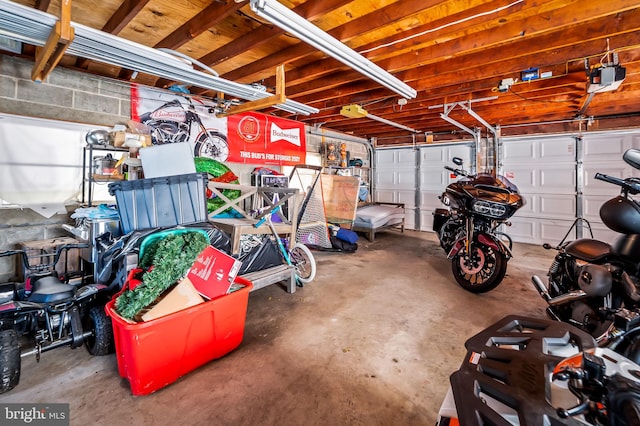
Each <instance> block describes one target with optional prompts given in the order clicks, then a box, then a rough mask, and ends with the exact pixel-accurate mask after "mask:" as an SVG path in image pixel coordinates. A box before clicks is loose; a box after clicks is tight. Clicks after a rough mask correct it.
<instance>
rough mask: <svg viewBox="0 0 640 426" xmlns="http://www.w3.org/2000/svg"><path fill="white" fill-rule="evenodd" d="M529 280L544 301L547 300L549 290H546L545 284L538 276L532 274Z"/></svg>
mask: <svg viewBox="0 0 640 426" xmlns="http://www.w3.org/2000/svg"><path fill="white" fill-rule="evenodd" d="M531 282H532V283H533V286H534V287H535V288H536V290H538V293H540V296H542V298H543V299H544V300H545V301H547V302H549V300H550V299H551V296H549V292H548V291H547V286H546V285H544V283H543V282H542V280H541V279H540V277H539V276H537V275H534V276H532V277H531Z"/></svg>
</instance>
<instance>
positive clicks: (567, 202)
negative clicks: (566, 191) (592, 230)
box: [539, 194, 577, 220]
mask: <svg viewBox="0 0 640 426" xmlns="http://www.w3.org/2000/svg"><path fill="white" fill-rule="evenodd" d="M539 202H540V212H539V213H540V216H541V217H548V218H556V219H566V220H573V219H574V218H575V217H576V213H577V212H576V199H575V196H573V195H572V196H563V195H550V194H543V195H541V196H540V200H539Z"/></svg>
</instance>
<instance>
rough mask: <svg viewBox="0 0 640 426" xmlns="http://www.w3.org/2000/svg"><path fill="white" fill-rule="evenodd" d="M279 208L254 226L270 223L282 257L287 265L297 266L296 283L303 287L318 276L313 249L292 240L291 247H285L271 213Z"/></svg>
mask: <svg viewBox="0 0 640 426" xmlns="http://www.w3.org/2000/svg"><path fill="white" fill-rule="evenodd" d="M279 210H280V206H278V207H276V208H275V209H273V210H272V211H271V212H269V213H267V214H265V215H264V216H263V217H262V219H260V220H258V221H257V222H256V223H255V224H254V225H253V226H254V227H256V228H259V227H260V226H261V225H262V224H263V223H265V222H266V223H267V225H269V229H270V230H271V233H272V234H273V237H274V239H275V240H276V243H277V245H278V249H279V251H280V254H281V255H282V259H283V260H284V261H285V263H286V264H287V265H289V266H293V267H294V268H295V276H296V285H297V286H298V287H302V286H303V285H304V284H306V283H309V282H311V281H313V279H314V278H315V277H316V260H315V258H314V257H313V254H312V253H311V250H309V248H308V247H307V246H305V245H304V244H302V243H297V242H295V241H293V242H291V241H290V242H289V248H288V249H287V248H286V247H285V245H284V243H283V242H282V239H281V238H280V235H278V231H277V230H276V227H275V226H274V225H273V222H272V220H271V215H273V214H274V213H277V212H278V211H279Z"/></svg>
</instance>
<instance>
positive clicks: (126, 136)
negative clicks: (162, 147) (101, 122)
mask: <svg viewBox="0 0 640 426" xmlns="http://www.w3.org/2000/svg"><path fill="white" fill-rule="evenodd" d="M109 140H110V142H111V145H113V146H117V147H120V146H124V147H127V148H142V147H145V146H151V135H148V134H142V133H129V132H123V131H115V132H110V133H109Z"/></svg>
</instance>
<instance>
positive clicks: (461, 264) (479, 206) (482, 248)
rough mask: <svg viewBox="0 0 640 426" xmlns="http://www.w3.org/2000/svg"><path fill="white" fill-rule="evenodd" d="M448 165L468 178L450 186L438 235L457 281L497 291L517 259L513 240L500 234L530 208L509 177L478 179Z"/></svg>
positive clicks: (437, 215)
mask: <svg viewBox="0 0 640 426" xmlns="http://www.w3.org/2000/svg"><path fill="white" fill-rule="evenodd" d="M453 162H454V163H455V164H456V165H457V166H459V167H460V168H458V169H454V168H452V167H449V166H445V169H446V170H449V171H451V172H453V174H454V175H455V176H464V177H465V179H461V180H458V181H456V182H453V183H451V184H449V185H448V186H447V188H446V189H445V192H444V193H443V194H442V195H441V196H440V201H441V202H442V203H443V204H444V205H445V206H447V207H448V208H446V209H436V211H435V212H434V216H435V217H434V219H433V230H434V231H435V232H436V233H437V234H438V239H439V240H440V246H442V248H443V249H444V251H445V252H446V253H447V257H448V258H449V259H451V271H452V272H453V276H454V278H455V279H456V281H457V282H458V284H460V286H462V288H464V289H465V290H468V291H471V292H473V293H484V292H487V291H490V290H493V289H494V288H496V287H497V286H498V285H499V284H500V283H501V282H502V279H503V278H504V276H505V274H506V271H507V262H508V261H509V259H510V258H511V248H512V241H511V238H510V237H509V236H508V235H507V234H505V233H503V232H500V231H498V227H499V226H500V225H503V224H505V225H508V222H507V219H509V218H510V217H511V216H513V214H514V213H515V212H516V211H517V210H518V209H519V208H520V207H522V206H523V205H524V198H523V197H522V196H521V195H520V193H519V192H518V188H517V187H516V186H515V185H514V184H513V183H511V182H510V181H509V180H508V179H507V178H505V177H503V176H495V175H493V174H489V173H479V174H472V173H469V172H467V171H465V170H464V169H463V168H462V165H463V162H462V159H461V158H458V157H454V158H453Z"/></svg>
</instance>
